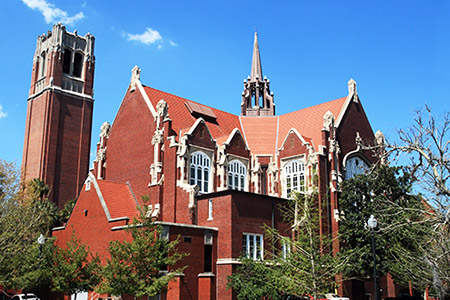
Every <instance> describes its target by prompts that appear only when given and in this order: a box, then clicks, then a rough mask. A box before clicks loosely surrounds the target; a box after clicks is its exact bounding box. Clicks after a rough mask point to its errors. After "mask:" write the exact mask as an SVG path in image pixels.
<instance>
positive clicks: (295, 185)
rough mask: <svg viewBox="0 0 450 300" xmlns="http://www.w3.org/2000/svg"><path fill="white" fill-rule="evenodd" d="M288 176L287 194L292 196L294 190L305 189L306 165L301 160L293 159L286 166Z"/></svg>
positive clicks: (285, 171) (285, 172) (285, 170)
mask: <svg viewBox="0 0 450 300" xmlns="http://www.w3.org/2000/svg"><path fill="white" fill-rule="evenodd" d="M284 174H285V177H286V187H285V191H286V196H287V197H290V196H291V193H292V191H297V192H304V191H305V165H304V163H303V162H301V161H300V160H293V161H291V162H289V163H288V164H287V165H286V166H285V167H284Z"/></svg>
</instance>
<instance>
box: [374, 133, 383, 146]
mask: <svg viewBox="0 0 450 300" xmlns="http://www.w3.org/2000/svg"><path fill="white" fill-rule="evenodd" d="M375 142H376V143H377V145H378V146H383V145H384V144H385V138H384V134H383V133H382V132H381V131H380V130H378V131H377V132H376V133H375Z"/></svg>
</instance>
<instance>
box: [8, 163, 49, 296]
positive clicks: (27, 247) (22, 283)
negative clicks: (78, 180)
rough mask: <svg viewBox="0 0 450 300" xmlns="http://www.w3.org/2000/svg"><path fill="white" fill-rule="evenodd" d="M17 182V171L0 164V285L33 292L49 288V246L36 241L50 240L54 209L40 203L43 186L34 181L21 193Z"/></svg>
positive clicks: (45, 203) (9, 164)
mask: <svg viewBox="0 0 450 300" xmlns="http://www.w3.org/2000/svg"><path fill="white" fill-rule="evenodd" d="M19 180H20V172H19V169H18V168H17V167H16V166H15V165H14V164H12V163H8V162H5V161H4V160H0V265H1V266H2V267H1V268H0V285H3V286H5V287H7V288H16V289H23V290H25V291H35V290H37V289H40V288H42V287H45V286H48V285H49V280H50V279H49V276H47V275H48V274H49V272H48V270H49V269H48V267H49V265H50V261H51V259H50V258H51V251H52V250H51V246H50V245H51V244H52V242H51V240H50V241H49V242H48V241H47V242H46V243H45V245H44V246H41V247H40V246H39V245H38V243H37V239H38V237H39V236H40V235H41V234H43V235H44V236H50V230H51V227H52V224H53V222H54V220H55V218H56V217H57V209H56V207H55V206H54V205H53V204H52V203H50V202H49V201H48V200H45V199H44V200H41V197H42V196H43V193H42V191H44V192H45V190H48V188H47V187H46V186H45V185H44V184H42V183H41V182H40V181H38V180H34V181H32V182H30V183H29V185H28V186H30V187H32V188H30V189H26V190H25V191H24V190H21V189H20V184H19V182H20V181H19ZM33 187H39V188H35V189H33Z"/></svg>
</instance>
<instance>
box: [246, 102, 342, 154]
mask: <svg viewBox="0 0 450 300" xmlns="http://www.w3.org/2000/svg"><path fill="white" fill-rule="evenodd" d="M346 99H347V97H343V98H339V99H336V100H333V101H329V102H325V103H322V104H318V105H315V106H311V107H308V108H304V109H301V110H297V111H294V112H291V113H287V114H284V115H281V116H276V117H245V116H241V117H240V120H241V124H242V128H243V132H244V136H245V138H246V140H247V144H248V146H249V148H250V150H251V151H252V153H253V154H274V153H276V151H277V149H280V148H281V146H282V144H283V141H284V140H285V138H286V136H287V135H288V133H289V131H290V130H291V129H296V130H297V132H298V133H299V134H300V135H301V136H302V137H303V138H304V139H305V141H307V142H309V143H312V146H314V147H317V146H318V145H320V144H321V142H322V127H323V116H324V115H325V113H326V112H327V111H331V112H332V113H333V114H334V115H335V116H336V117H338V116H339V115H340V113H341V111H342V109H343V107H344V104H345V100H346ZM263 133H264V137H263V138H261V135H262V134H263ZM316 150H317V149H316Z"/></svg>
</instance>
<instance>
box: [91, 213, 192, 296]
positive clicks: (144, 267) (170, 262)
mask: <svg viewBox="0 0 450 300" xmlns="http://www.w3.org/2000/svg"><path fill="white" fill-rule="evenodd" d="M145 207H146V206H145ZM125 230H126V231H128V232H129V233H130V237H131V239H130V241H111V242H110V245H109V253H110V255H111V258H110V259H107V263H106V266H105V268H104V270H103V274H102V275H103V281H102V282H101V283H100V285H99V287H98V288H97V291H98V292H100V293H109V294H113V295H124V294H126V295H131V296H134V297H141V296H145V295H146V296H155V295H157V294H159V293H160V292H161V291H163V290H164V289H165V288H166V287H167V285H168V283H169V281H170V280H172V279H173V278H174V277H175V276H176V274H178V273H181V272H182V270H183V269H174V270H172V269H170V268H171V267H172V266H174V265H175V263H176V262H178V261H179V260H180V259H182V258H183V257H184V256H185V254H182V253H179V252H178V251H177V249H176V245H177V244H178V241H172V242H169V241H168V240H166V239H164V238H162V237H161V233H162V228H161V226H158V225H157V224H155V223H154V222H152V220H151V219H149V218H146V211H145V210H143V211H141V214H140V217H139V218H135V219H134V221H133V224H132V225H131V226H129V227H128V228H126V229H125ZM164 270H167V271H164Z"/></svg>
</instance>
